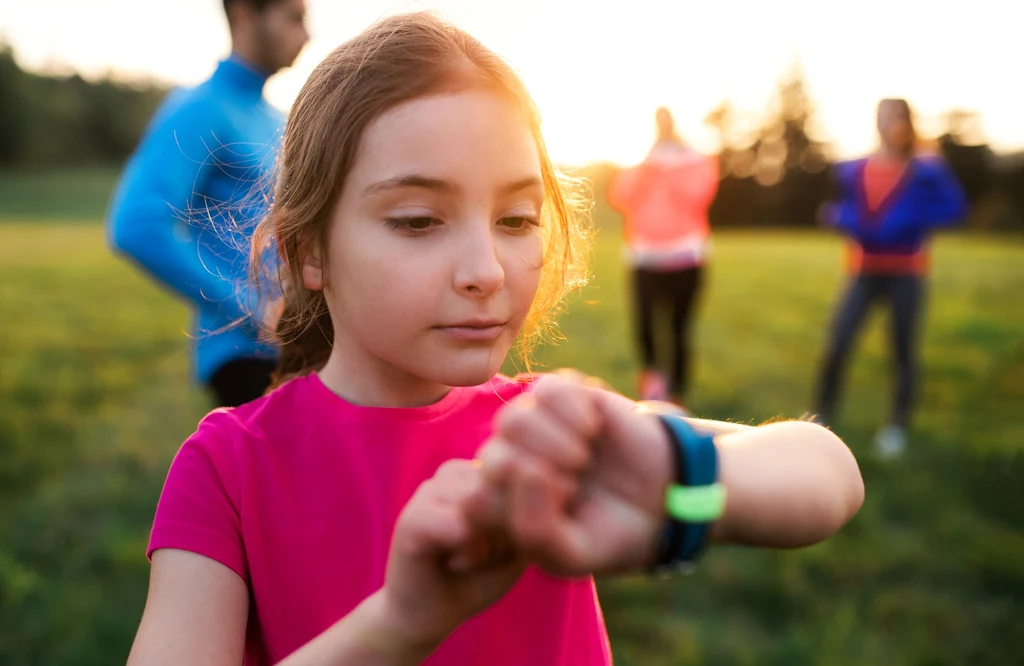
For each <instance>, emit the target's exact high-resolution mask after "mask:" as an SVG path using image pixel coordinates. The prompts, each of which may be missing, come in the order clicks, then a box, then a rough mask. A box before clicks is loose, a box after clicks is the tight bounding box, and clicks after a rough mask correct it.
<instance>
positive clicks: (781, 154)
mask: <svg viewBox="0 0 1024 666" xmlns="http://www.w3.org/2000/svg"><path fill="white" fill-rule="evenodd" d="M166 93H167V88H166V87H163V86H160V85H158V84H154V83H145V84H129V83H122V82H117V81H114V80H111V79H109V78H105V79H101V80H97V81H89V80H86V79H83V78H82V77H81V76H79V75H77V74H72V75H68V76H53V75H43V74H37V73H33V72H29V71H26V70H24V69H22V68H21V67H20V66H19V65H18V63H17V61H16V60H15V57H14V52H13V51H12V50H11V49H10V48H9V47H6V46H0V100H3V102H2V103H0V169H8V170H11V169H53V168H67V167H83V166H91V165H111V164H120V163H121V162H123V161H124V160H125V159H126V158H127V157H128V156H129V155H130V154H131V151H132V149H133V148H134V147H135V145H136V144H137V143H138V141H139V138H140V137H141V135H142V132H143V131H144V129H145V127H146V123H147V122H148V120H149V118H150V116H151V115H152V114H153V112H154V110H155V109H156V107H157V105H158V104H159V103H160V101H161V99H162V98H163V97H164V95H165V94H166ZM766 108H767V112H766V114H765V116H764V117H763V118H761V119H760V122H759V123H756V124H755V125H753V126H751V125H750V124H748V123H743V122H741V119H740V118H739V116H738V114H737V113H736V111H735V110H734V109H733V107H732V106H731V105H730V104H729V103H728V102H723V103H722V104H721V105H719V106H718V107H717V108H715V109H714V110H713V111H712V112H711V113H709V114H708V116H707V118H706V122H707V123H708V124H709V125H710V126H712V127H713V128H714V129H715V131H716V132H717V133H718V136H719V140H720V141H719V142H720V145H721V146H722V149H721V153H720V155H719V159H720V162H721V171H722V181H721V184H720V187H719V193H718V196H717V197H716V199H715V202H714V204H713V206H712V208H711V212H710V216H711V222H712V224H713V225H714V226H716V227H728V226H755V227H792V226H798V227H799V226H813V225H814V224H815V223H816V219H815V218H816V211H817V210H818V208H819V206H820V204H821V203H822V201H823V200H824V197H825V196H826V193H827V192H828V187H829V170H830V167H831V164H832V162H833V158H832V155H831V151H830V147H829V145H828V143H827V142H826V141H824V140H823V139H822V138H821V137H819V136H817V135H816V134H815V132H814V131H813V129H814V127H815V108H814V104H813V102H812V100H811V99H810V96H809V95H808V94H807V90H806V85H805V83H804V79H803V76H802V73H801V72H800V70H799V69H794V70H793V71H791V72H789V73H787V74H786V75H785V76H784V77H783V78H782V79H781V80H780V81H779V83H778V85H777V87H776V90H775V92H774V94H773V95H772V98H771V99H770V100H768V103H767V105H766ZM974 120H976V118H975V117H974V116H973V115H972V114H970V113H965V112H958V111H953V112H950V113H949V114H948V117H947V123H946V125H947V127H946V131H945V132H944V133H943V134H942V136H940V137H939V138H938V139H937V140H935V141H934V146H935V148H936V149H937V150H939V151H940V152H941V153H942V154H943V155H944V156H945V157H946V159H947V160H948V161H949V163H950V165H951V166H952V168H953V170H954V171H955V172H956V174H957V176H958V177H959V179H960V181H961V183H962V184H963V186H964V189H965V191H966V192H967V195H968V198H969V199H970V201H971V203H972V210H973V213H972V216H971V224H972V226H975V227H978V228H984V229H1024V153H1020V154H1016V155H997V154H995V153H994V152H993V151H992V150H991V149H990V148H989V147H988V146H987V145H985V144H984V143H978V142H977V141H973V142H972V140H971V137H970V136H969V135H970V134H971V132H970V131H969V130H970V125H971V123H972V122H973V121H974ZM613 171H614V167H613V166H612V165H608V164H596V165H590V166H588V167H585V168H583V169H582V170H581V173H582V175H584V176H586V177H588V178H589V179H590V180H591V181H592V183H593V186H594V189H595V193H596V194H597V195H598V198H599V199H600V198H601V197H600V195H601V193H602V192H603V189H604V187H605V185H606V184H607V181H608V179H609V178H610V176H611V174H612V172H613Z"/></svg>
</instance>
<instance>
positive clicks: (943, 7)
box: [0, 0, 1024, 164]
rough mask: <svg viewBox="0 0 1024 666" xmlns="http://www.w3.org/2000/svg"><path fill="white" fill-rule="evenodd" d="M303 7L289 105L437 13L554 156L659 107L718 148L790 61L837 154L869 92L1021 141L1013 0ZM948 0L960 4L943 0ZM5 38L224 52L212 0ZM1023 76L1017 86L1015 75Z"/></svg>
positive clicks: (26, 14)
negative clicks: (330, 58) (485, 65)
mask: <svg viewBox="0 0 1024 666" xmlns="http://www.w3.org/2000/svg"><path fill="white" fill-rule="evenodd" d="M601 5H602V3H599V2H596V1H594V0H591V1H590V2H582V1H580V0H515V1H514V2H507V3H497V2H493V1H485V0H437V1H434V2H396V1H394V0H359V1H358V2H349V1H345V0H307V6H308V8H309V21H308V25H309V28H310V32H311V34H312V41H311V42H310V44H309V45H308V46H307V47H306V49H305V51H304V52H303V53H302V55H301V56H300V58H299V60H298V62H297V63H296V64H295V66H294V67H293V68H292V69H290V70H288V71H286V72H282V73H281V74H279V75H277V76H275V77H274V78H273V79H272V80H271V81H270V83H269V84H268V87H267V97H268V98H269V99H270V101H271V102H272V103H274V104H275V105H277V106H280V107H281V108H282V109H287V108H288V107H289V105H290V104H291V101H292V100H293V99H294V97H295V95H296V93H297V92H298V90H299V88H300V87H301V85H302V83H303V81H304V80H305V78H306V76H307V75H308V74H309V72H310V70H311V69H312V68H313V66H314V65H315V64H316V63H317V62H318V61H319V60H320V59H321V58H322V57H323V56H324V55H325V54H326V53H327V52H328V51H330V50H331V49H332V48H333V47H335V46H337V45H338V44H339V43H341V42H343V41H344V40H346V39H348V38H349V37H351V36H353V35H354V34H356V33H358V32H359V31H360V30H361V29H363V28H364V27H366V26H367V25H368V24H369V23H371V22H372V21H373V20H375V19H377V18H379V17H381V16H384V15H387V14H391V13H396V12H401V11H413V10H419V9H427V8H430V9H436V10H438V11H440V13H441V14H442V15H443V16H444V17H446V18H448V19H449V20H451V21H453V22H455V23H456V24H457V25H459V26H460V27H463V28H465V29H467V30H468V31H469V32H471V33H472V34H474V35H475V36H476V37H478V38H479V39H481V40H482V41H483V42H484V43H485V44H487V45H488V46H490V47H492V48H493V49H494V50H496V51H497V52H499V53H500V54H502V55H503V56H505V57H506V58H507V59H508V60H509V61H510V62H511V63H512V64H513V65H514V66H515V67H516V68H517V69H518V70H519V71H520V72H521V73H522V75H523V77H524V78H525V80H526V83H527V85H528V87H529V88H530V90H531V91H532V92H533V94H534V97H535V98H536V100H537V102H538V104H539V106H540V108H541V111H542V112H543V114H544V123H545V134H546V136H547V140H548V143H549V146H550V149H551V152H552V156H553V157H554V158H555V159H557V160H559V161H561V162H565V163H574V164H579V163H583V162H587V161H593V160H611V161H616V162H620V163H626V162H631V161H633V160H636V159H639V158H640V157H642V156H643V154H644V153H645V152H646V150H647V148H648V146H649V143H650V140H651V138H652V133H653V129H652V125H653V123H652V116H653V111H654V109H655V107H657V106H659V105H665V106H668V107H669V108H670V109H672V111H673V113H674V114H675V116H676V119H677V122H678V124H679V126H680V129H681V131H682V134H683V135H684V136H685V137H687V138H688V139H690V140H691V141H692V142H693V143H694V144H696V145H698V146H700V147H703V148H706V149H714V148H715V147H716V145H715V142H714V135H713V134H712V133H711V132H710V130H709V129H708V128H707V127H705V126H704V125H703V122H702V121H703V118H704V117H705V115H706V114H707V112H708V111H709V110H710V109H711V108H713V107H714V106H715V105H717V104H718V103H719V102H721V101H722V100H725V99H728V100H731V101H732V102H733V104H734V105H735V106H736V107H738V108H739V109H740V110H742V111H745V112H748V113H749V114H751V115H752V116H756V114H758V113H760V112H761V111H763V109H764V108H765V105H766V103H767V100H768V99H769V97H770V95H771V92H772V90H773V88H774V86H775V83H776V80H777V79H778V78H779V76H780V75H781V74H782V73H783V72H785V71H786V70H787V69H788V68H789V67H790V66H791V65H792V63H793V62H794V61H795V60H796V59H797V58H799V60H800V62H801V63H802V66H803V69H804V71H805V73H806V78H807V82H808V86H809V92H810V94H811V95H812V97H813V99H814V101H815V103H816V104H817V108H818V119H819V123H820V126H821V130H822V131H823V133H824V136H823V138H827V139H828V140H830V141H831V142H832V143H833V145H834V146H835V149H836V153H837V154H838V155H839V156H849V155H853V154H856V153H860V152H863V151H866V150H869V149H871V147H872V146H873V143H874V128H873V109H874V105H875V103H876V101H877V100H878V99H879V98H880V97H886V96H902V97H906V98H908V99H909V100H910V101H911V103H912V104H913V105H914V106H915V108H916V109H917V111H918V113H919V117H920V124H921V126H922V129H923V130H924V132H925V133H929V132H934V131H936V130H937V129H939V128H940V127H941V125H940V121H941V117H942V113H943V112H944V111H946V110H948V109H951V108H966V109H971V110H974V111H977V112H979V113H980V115H981V120H982V125H981V127H982V130H983V136H984V138H985V139H986V140H987V141H988V142H990V143H991V144H992V145H993V146H994V147H995V148H996V149H997V150H1015V149H1021V148H1024V84H1022V83H1021V81H1022V80H1024V76H1021V72H1020V65H1021V64H1022V63H1024V46H1021V39H1020V31H1021V27H1020V26H1021V25H1022V19H1024V5H1022V4H1021V3H1020V2H1016V1H1008V0H972V2H970V3H949V4H947V3H937V2H934V1H932V2H924V1H920V2H919V1H916V0H859V1H858V2H856V3H838V2H822V1H821V0H777V1H764V0H761V1H743V2H739V1H712V0H704V1H703V2H700V3H697V2H689V1H685V0H674V1H673V0H630V1H629V2H619V3H606V4H604V9H599V7H600V6H601ZM954 7H955V9H954ZM0 39H4V40H6V41H7V42H8V43H9V44H11V45H12V46H13V48H14V49H15V54H16V56H17V58H18V60H19V62H20V63H21V65H22V66H24V67H27V68H30V69H33V70H51V71H52V70H57V71H67V70H69V69H75V70H77V71H80V72H82V73H83V74H85V75H87V76H99V75H102V74H105V73H108V72H110V73H113V74H114V75H115V76H117V77H119V78H124V79H137V78H145V77H149V78H155V79H158V80H161V81H165V82H170V83H178V84H184V85H188V84H194V83H197V82H199V81H201V80H203V79H204V78H205V77H207V76H208V75H209V74H210V72H211V71H212V69H213V67H214V66H215V64H216V61H217V60H218V59H220V58H222V57H224V56H225V55H226V54H227V52H228V48H229V42H228V34H227V23H226V21H225V19H224V17H223V11H222V7H221V0H174V1H168V0H162V1H160V2H157V1H155V0H149V1H147V0H91V1H89V2H83V1H81V0H34V1H33V2H26V1H25V0H0ZM1013 81H1017V83H1013Z"/></svg>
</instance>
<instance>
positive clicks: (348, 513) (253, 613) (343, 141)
mask: <svg viewBox="0 0 1024 666" xmlns="http://www.w3.org/2000/svg"><path fill="white" fill-rule="evenodd" d="M585 239H586V229H585V226H584V225H583V218H581V217H579V216H578V215H577V214H576V213H575V209H574V208H573V206H572V203H571V201H570V199H569V198H568V197H567V194H566V190H565V188H564V185H563V182H562V181H561V180H560V179H559V177H558V176H557V174H556V172H555V170H554V168H553V167H552V164H551V161H550V160H549V159H548V156H547V153H546V151H545V147H544V143H543V141H542V139H541V135H540V131H539V122H538V119H537V114H536V110H535V109H534V107H533V105H532V103H531V101H530V98H529V97H528V95H527V93H526V92H525V90H524V88H523V85H522V83H521V82H520V81H519V79H518V78H517V77H516V76H515V75H514V74H513V72H512V70H511V69H510V68H509V67H508V65H506V64H505V63H504V62H503V61H502V60H500V59H499V58H498V57H497V56H496V55H494V54H493V53H492V52H490V51H489V50H487V49H486V48H484V47H483V46H482V45H481V44H479V43H478V42H477V41H475V40H474V39H473V38H471V37H470V36H469V35H467V34H465V33H464V32H462V31H460V30H457V29H456V28H453V27H451V26H450V25H447V24H445V23H444V22H442V21H441V20H439V19H437V18H435V17H433V16H431V15H429V14H411V15H404V16H396V17H392V18H388V19H386V20H384V21H382V22H380V23H379V24H377V25H375V26H373V27H371V28H369V29H368V30H367V31H365V32H364V33H362V34H361V35H360V36H358V37H356V38H355V39H353V40H352V41H350V42H348V43H347V44H344V45H343V46H341V47H339V48H338V49H337V50H335V51H334V52H333V53H332V54H331V55H329V56H328V57H327V59H326V60H324V62H322V63H321V64H320V65H319V66H318V67H317V68H316V70H315V71H314V72H313V74H312V75H311V77H310V79H309V81H307V83H306V85H305V86H304V87H303V89H302V91H301V92H300V94H299V96H298V98H297V100H296V103H295V106H294V108H293V112H292V117H291V119H290V121H289V124H288V129H287V132H286V136H285V140H284V149H283V152H282V155H281V163H280V176H279V182H278V185H277V192H276V195H275V203H274V206H273V208H272V210H271V212H270V214H269V215H268V217H267V218H266V220H265V221H264V222H263V223H262V224H261V226H260V228H259V230H258V233H257V234H256V236H255V241H254V243H255V244H254V248H253V256H254V257H255V258H256V263H257V264H260V263H261V262H260V261H259V258H260V257H263V256H265V255H266V248H267V247H268V245H267V244H268V243H269V244H270V246H271V247H274V248H276V250H277V252H278V254H279V256H280V262H272V263H274V264H275V265H279V266H281V268H280V275H279V277H280V278H281V280H282V283H281V284H280V289H281V292H280V293H281V295H282V297H283V299H284V303H283V305H282V310H281V312H282V314H281V316H280V321H279V322H278V327H277V331H278V332H279V333H280V334H281V336H282V342H283V344H284V355H283V362H282V368H281V371H282V375H281V377H280V379H281V381H282V383H281V385H280V386H278V387H277V388H276V389H275V390H274V391H272V392H271V393H270V394H268V395H267V396H265V397H263V398H261V399H259V400H256V401H254V402H251V403H249V404H246V405H243V406H241V407H239V408H235V409H225V410H217V411H214V412H212V413H211V414H210V415H209V416H207V417H206V418H205V419H204V420H203V421H202V422H201V423H200V425H199V427H198V429H197V430H196V432H195V433H194V434H193V435H192V436H191V437H190V438H189V439H188V440H187V441H186V442H185V443H184V445H183V446H182V448H181V450H180V452H179V453H178V455H177V457H176V458H175V460H174V462H173V464H172V466H171V469H170V472H169V474H168V477H167V481H166V484H165V486H164V490H163V493H162V495H161V498H160V502H159V505H158V507H157V512H156V518H155V520H154V525H153V530H152V534H151V538H150V544H149V549H148V555H149V556H150V558H151V560H152V572H151V581H150V591H149V597H148V599H147V602H146V609H145V612H144V614H143V617H142V622H141V625H140V627H139V632H138V635H137V638H136V641H135V644H134V646H133V648H132V653H131V656H130V658H129V663H130V664H139V665H152V664H172V663H173V664H182V663H185V664H199V665H203V664H218V665H219V664H237V663H239V661H241V660H243V659H244V661H245V663H247V664H250V665H256V664H271V663H278V662H281V663H284V664H288V665H290V666H296V665H301V664H346V665H348V664H376V665H385V666H386V665H389V664H415V663H420V662H423V661H424V660H426V662H427V663H430V664H493V665H498V666H501V665H503V664H509V665H511V664H537V665H542V666H543V665H549V664H550V665H564V664H579V665H587V666H590V665H597V664H608V663H609V662H610V650H609V647H608V644H607V637H606V633H605V629H604V624H603V621H602V618H601V612H600V608H599V606H598V604H597V599H596V596H595V590H594V582H593V579H592V578H591V577H590V576H589V575H586V574H587V573H589V572H591V571H599V572H600V571H615V570H633V569H636V568H637V567H638V566H640V565H641V564H643V565H645V566H646V565H648V564H650V563H651V561H653V559H654V558H652V557H649V555H650V553H652V552H653V550H654V547H653V544H654V543H655V541H656V539H655V536H654V534H655V529H654V528H653V526H655V525H657V524H659V523H660V522H661V521H662V517H663V515H664V509H663V508H662V498H663V496H664V493H665V492H667V491H666V487H667V486H666V484H667V479H668V478H669V477H671V474H670V473H669V470H670V467H671V465H670V464H669V462H668V458H669V455H670V450H671V449H670V448H669V444H670V439H669V438H668V436H667V434H666V433H665V432H663V431H662V430H661V429H659V422H658V421H657V420H656V419H655V417H653V416H651V415H644V414H637V413H636V412H635V411H634V406H633V404H632V403H629V402H628V401H625V399H623V398H621V397H617V396H614V395H612V394H609V393H608V392H606V391H602V390H600V389H597V388H594V387H592V386H590V385H588V384H587V383H585V382H580V381H577V380H566V379H561V378H559V377H548V378H544V379H543V380H542V381H540V382H538V383H537V384H536V391H535V392H532V393H529V394H526V391H527V389H528V388H530V387H531V383H530V381H529V380H528V379H522V380H511V379H507V378H504V377H501V376H497V374H496V373H497V371H498V369H499V367H500V365H501V363H502V361H503V359H504V357H505V355H506V354H507V352H508V351H509V349H510V347H511V346H512V344H513V341H514V340H515V339H516V338H517V336H518V337H519V338H520V339H521V340H522V341H523V343H524V344H525V345H526V346H527V347H528V346H529V344H530V342H531V341H534V340H536V339H537V337H538V336H539V335H540V334H541V333H542V332H543V330H544V328H543V322H544V321H545V320H546V319H547V318H549V317H550V315H551V312H552V310H553V308H554V307H555V306H556V305H557V304H558V302H559V301H560V300H561V298H562V297H563V296H564V295H565V294H566V292H568V291H569V290H571V289H574V288H576V287H577V286H578V285H579V284H580V283H581V276H582V275H583V266H582V263H581V258H582V257H583V253H584V249H585V248H584V247H583V241H585ZM524 394H525V395H524ZM496 415H498V417H499V418H498V426H497V430H496V429H495V426H494V425H493V422H494V421H495V416H496ZM704 426H706V427H707V428H709V429H719V430H721V431H723V432H725V431H735V432H733V433H732V434H726V435H722V436H721V437H719V438H718V442H717V447H718V449H719V450H720V451H721V454H720V468H721V474H720V477H721V480H722V483H724V484H725V486H726V487H727V490H728V493H729V501H728V503H727V505H726V506H725V509H724V514H723V515H722V517H721V520H720V521H719V522H718V525H717V526H716V528H715V530H714V532H713V534H712V538H714V539H718V540H722V541H731V542H738V543H752V544H763V545H780V546H795V545H802V544H806V543H812V542H815V541H818V540H820V539H823V538H825V537H827V536H828V535H830V534H832V533H833V532H834V531H835V530H837V529H838V528H839V527H840V526H841V525H842V524H843V523H845V522H846V521H847V520H848V519H849V518H850V517H851V516H852V515H853V513H854V512H855V511H856V508H857V507H858V506H859V504H860V497H861V493H862V487H861V482H860V475H859V472H858V470H857V466H856V463H855V462H854V461H853V458H852V456H851V455H850V453H849V451H848V450H847V449H846V447H845V446H844V445H843V444H842V442H840V441H839V440H838V439H836V438H835V437H834V436H833V435H832V434H831V433H830V432H828V431H827V430H825V429H824V428H821V427H820V426H816V425H813V424H809V423H789V424H776V425H773V426H768V427H765V428H756V429H744V428H742V427H739V426H727V425H724V424H704ZM485 441H488V448H487V449H486V451H485V453H486V456H484V458H483V460H482V461H477V462H470V460H471V459H472V458H474V456H475V455H476V453H477V451H478V449H479V447H480V446H481V445H482V444H483V443H484V442H485ZM481 455H483V454H481ZM638 489H639V491H638ZM538 499H539V501H538ZM577 509H579V510H580V511H581V512H580V513H577V512H576V510H577ZM531 518H536V519H537V521H538V522H537V523H536V524H535V525H534V524H532V523H530V519H531ZM594 519H597V521H598V522H596V523H595V522H593V521H594ZM588 544H590V545H593V546H594V549H593V551H592V553H591V555H590V559H587V558H584V557H582V556H581V551H580V548H581V547H583V546H586V545H588ZM532 561H536V562H539V563H541V564H543V565H544V566H545V567H547V571H545V570H543V569H542V568H540V567H537V566H533V565H530V562H532ZM567 573H568V574H573V575H574V576H575V577H572V578H564V577H556V575H554V574H567Z"/></svg>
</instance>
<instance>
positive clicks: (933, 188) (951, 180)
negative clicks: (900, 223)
mask: <svg viewBox="0 0 1024 666" xmlns="http://www.w3.org/2000/svg"><path fill="white" fill-rule="evenodd" d="M928 167H929V168H928V172H927V178H926V179H925V183H924V185H925V187H926V190H925V192H926V198H925V201H926V202H927V203H926V206H925V211H922V212H925V213H926V214H925V215H924V216H923V219H922V226H924V227H925V228H928V229H936V228H941V227H953V226H957V225H959V224H962V223H963V222H965V221H966V219H967V213H968V204H967V197H966V195H965V194H964V190H963V187H962V186H961V185H960V181H959V180H957V177H956V174H954V173H953V171H952V170H951V169H950V168H949V166H948V165H947V164H946V163H945V161H944V160H942V159H941V158H935V159H932V160H929V162H928Z"/></svg>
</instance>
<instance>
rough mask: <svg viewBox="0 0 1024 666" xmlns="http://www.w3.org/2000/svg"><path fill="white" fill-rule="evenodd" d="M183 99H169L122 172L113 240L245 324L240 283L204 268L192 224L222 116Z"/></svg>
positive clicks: (164, 279)
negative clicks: (195, 195) (189, 221)
mask: <svg viewBox="0 0 1024 666" xmlns="http://www.w3.org/2000/svg"><path fill="white" fill-rule="evenodd" d="M183 95H185V93H184V92H182V91H179V94H178V95H174V94H172V96H171V97H169V98H168V99H167V100H166V101H165V102H164V105H163V106H162V107H161V108H160V110H159V111H158V112H157V114H156V115H155V116H154V118H153V120H152V121H151V124H150V127H149V128H148V129H147V131H146V134H145V136H144V137H143V139H142V142H141V144H140V145H139V147H138V148H137V149H136V151H135V154H134V155H133V156H132V158H131V160H130V161H129V162H128V165H127V166H126V168H125V171H124V173H123V174H122V175H121V179H120V181H119V183H118V186H117V189H116V190H115V192H114V196H113V200H112V201H111V206H110V210H109V212H108V216H107V217H108V219H107V224H108V234H109V239H110V243H111V244H112V245H113V247H114V248H115V250H117V251H119V252H120V253H122V254H124V255H126V256H127V257H129V258H130V259H132V260H133V261H134V262H136V263H137V264H138V265H139V266H141V267H142V268H143V269H145V270H146V271H147V272H148V273H150V274H151V275H152V276H153V277H154V278H156V279H157V280H158V281H159V282H161V283H162V284H164V285H165V286H167V287H168V288H170V289H171V290H173V291H174V292H176V293H177V294H179V295H180V296H182V297H184V298H185V299H187V300H189V301H191V302H192V303H195V304H197V305H198V304H202V303H203V302H204V301H205V302H216V303H217V304H218V307H220V308H221V309H222V310H223V311H224V312H225V314H226V315H227V316H229V317H231V318H235V319H240V318H242V317H243V316H244V313H243V308H242V307H241V303H240V301H239V298H238V297H237V296H238V295H237V294H236V286H235V285H233V284H232V283H231V282H230V281H229V280H225V279H223V278H222V277H219V276H217V275H215V274H213V273H212V272H211V271H210V270H209V269H208V268H207V267H206V266H204V265H203V262H202V260H201V259H200V255H199V248H198V244H197V241H196V239H195V237H194V235H193V233H192V231H191V230H190V229H189V228H188V225H187V215H188V214H189V209H190V207H191V202H192V197H193V193H194V192H199V193H202V192H204V191H205V189H204V185H205V178H206V177H207V169H206V168H204V165H205V164H207V163H208V162H209V157H210V147H209V144H210V142H211V141H212V140H214V137H217V136H218V131H217V130H218V128H217V127H216V123H217V118H218V117H219V114H218V113H217V109H216V108H214V107H213V105H212V104H210V103H209V102H208V101H207V103H205V104H204V103H203V100H196V99H183Z"/></svg>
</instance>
